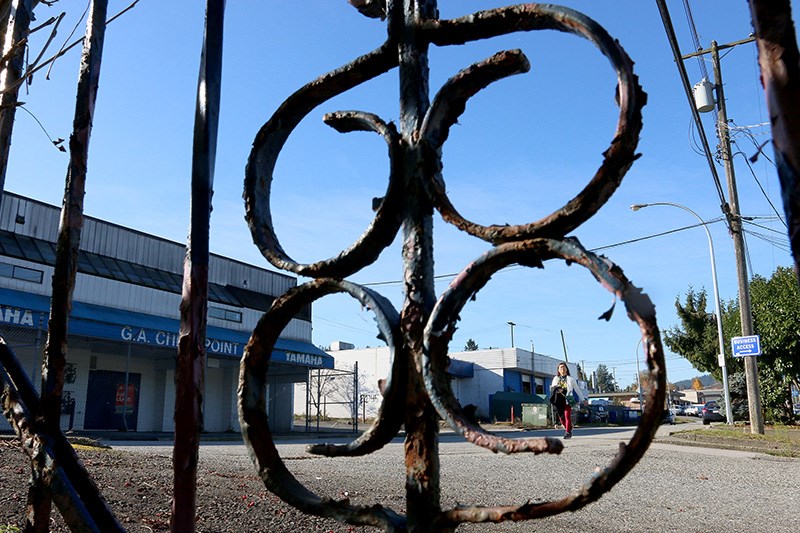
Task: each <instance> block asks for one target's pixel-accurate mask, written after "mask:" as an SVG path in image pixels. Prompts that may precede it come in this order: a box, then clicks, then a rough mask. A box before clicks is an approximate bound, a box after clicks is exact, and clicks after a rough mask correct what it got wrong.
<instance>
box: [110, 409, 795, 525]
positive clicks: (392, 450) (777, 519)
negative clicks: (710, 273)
mask: <svg viewBox="0 0 800 533" xmlns="http://www.w3.org/2000/svg"><path fill="white" fill-rule="evenodd" d="M698 425H699V424H698ZM680 427H681V428H682V429H684V428H686V427H689V426H687V425H682V426H680ZM671 429H672V430H674V428H670V427H663V428H660V430H659V431H660V432H661V433H662V434H664V433H666V432H668V431H670V430H671ZM501 433H503V434H504V435H505V436H511V437H514V436H517V437H518V436H520V432H517V431H508V432H501ZM562 433H563V432H558V431H555V430H540V431H534V432H526V433H525V435H526V436H530V435H532V434H533V435H536V436H539V435H549V436H560V434H562ZM632 433H633V429H632V428H577V429H576V430H575V437H574V438H573V439H571V440H569V441H565V442H564V444H565V449H564V451H563V453H561V454H560V455H557V456H532V455H529V454H518V455H513V456H504V455H496V454H492V453H491V452H488V451H486V450H483V449H481V448H477V447H475V446H473V445H471V444H468V443H465V442H464V441H463V440H462V439H461V438H460V437H458V436H456V435H454V434H452V433H449V432H443V433H442V435H441V445H440V463H441V487H442V490H441V493H442V498H441V500H442V506H443V507H444V508H451V507H453V506H455V505H458V504H467V505H505V504H520V503H524V502H526V501H542V500H554V499H559V498H562V497H564V496H566V495H568V494H570V493H571V492H572V491H573V490H575V489H577V488H578V487H579V486H581V485H582V484H583V482H584V481H585V480H587V479H588V478H589V477H590V476H591V475H592V473H593V471H594V469H595V468H597V467H600V468H602V467H605V466H606V465H608V463H609V462H610V461H611V459H612V458H613V456H614V454H615V453H616V450H617V448H618V445H619V443H620V442H627V441H628V440H629V439H630V436H631V435H632ZM307 442H311V440H305V439H297V438H294V439H287V440H282V441H279V442H278V448H279V451H280V453H281V457H282V458H283V460H284V462H285V463H286V464H287V466H288V468H289V469H290V471H292V473H293V474H294V475H295V476H296V477H297V478H298V479H299V480H300V481H301V482H303V483H304V484H306V485H307V486H308V487H309V488H311V489H312V490H314V491H316V492H317V493H319V494H321V495H328V496H331V497H334V498H339V497H341V495H342V494H345V493H346V494H347V495H348V496H349V497H350V498H351V501H352V502H353V503H357V504H361V505H367V504H372V503H381V504H383V505H385V506H388V507H391V508H393V509H395V510H398V511H400V512H403V509H404V499H405V495H404V487H403V480H404V477H405V471H404V465H403V444H402V440H400V439H396V440H395V441H393V442H392V443H391V444H389V445H388V446H386V447H384V448H383V449H381V450H379V451H378V452H375V453H373V454H371V455H369V456H366V457H359V458H352V459H350V458H336V459H330V458H316V457H310V456H308V454H306V453H305V445H306V444H307ZM313 442H317V441H316V440H313ZM342 442H344V441H342ZM120 444H121V443H120ZM170 445H171V444H170V443H166V444H165V445H164V446H167V447H169V446H170ZM114 448H115V449H121V450H127V451H130V452H132V453H137V452H152V451H154V449H157V448H159V447H158V446H153V445H152V443H125V445H124V446H122V445H120V446H118V445H115V446H114ZM161 449H162V451H163V447H162V448H161ZM200 462H201V464H202V463H205V464H206V466H209V463H212V464H213V463H215V462H219V464H220V465H223V464H224V465H225V466H226V467H228V468H230V467H232V466H235V465H239V466H241V467H242V468H248V467H250V468H252V465H251V464H250V462H249V458H248V457H247V455H246V451H245V449H244V446H242V445H240V444H232V443H206V442H204V443H203V444H202V445H201V448H200ZM798 513H800V459H790V458H780V457H773V456H769V455H764V454H760V453H752V452H740V451H731V450H720V449H712V448H701V447H693V446H692V447H690V446H677V445H671V444H659V443H655V444H653V445H651V447H650V449H649V450H648V452H647V454H646V455H645V457H644V458H643V459H642V461H641V462H640V463H639V465H637V466H636V467H635V468H634V470H633V471H632V472H631V473H630V474H628V476H627V477H626V478H625V479H623V480H622V481H621V482H620V483H619V484H618V485H617V486H616V487H614V488H613V489H612V490H611V492H609V493H608V494H606V495H604V496H603V497H602V498H601V499H600V501H598V502H595V503H593V504H590V505H589V506H587V507H585V508H584V509H581V510H579V511H577V512H575V513H567V514H564V515H560V516H556V517H551V518H546V519H542V520H537V521H533V522H524V523H503V524H499V525H494V526H486V525H474V524H466V525H463V526H461V527H460V528H459V529H458V531H459V532H461V531H470V532H472V531H503V532H506V531H514V532H522V531H525V532H529V531H539V530H541V531H545V530H546V531H551V532H552V531H570V532H584V531H585V532H589V531H592V532H605V531H607V532H649V531H654V532H655V531H692V532H717V531H725V532H748V533H757V532H761V531H764V532H771V533H775V532H784V531H785V532H790V531H791V532H795V531H800V516H799V515H798Z"/></svg>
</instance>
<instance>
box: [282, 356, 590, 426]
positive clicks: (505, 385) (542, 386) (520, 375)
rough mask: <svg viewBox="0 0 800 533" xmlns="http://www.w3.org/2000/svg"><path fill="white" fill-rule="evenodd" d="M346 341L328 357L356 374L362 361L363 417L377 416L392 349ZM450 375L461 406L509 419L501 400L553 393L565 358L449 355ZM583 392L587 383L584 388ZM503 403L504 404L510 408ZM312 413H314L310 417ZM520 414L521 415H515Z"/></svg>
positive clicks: (336, 413) (300, 406) (338, 412)
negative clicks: (553, 383)
mask: <svg viewBox="0 0 800 533" xmlns="http://www.w3.org/2000/svg"><path fill="white" fill-rule="evenodd" d="M350 346H352V345H348V344H347V343H333V344H332V345H331V347H332V348H334V347H336V348H341V349H338V350H329V351H328V353H329V354H330V355H332V356H333V358H334V360H335V365H336V368H337V369H345V370H352V369H353V368H354V367H355V364H356V363H358V374H359V384H360V389H361V390H360V391H359V396H360V397H359V414H360V415H361V414H362V413H364V414H366V416H367V417H369V416H372V415H374V414H375V413H376V412H377V409H378V406H379V405H380V400H381V396H380V394H379V392H378V390H379V389H378V380H380V379H385V378H386V377H387V376H388V375H389V371H390V361H389V348H388V347H386V346H383V347H379V348H362V349H350ZM448 355H449V357H450V366H449V368H448V373H449V374H450V376H451V378H452V381H451V388H452V389H453V393H454V395H455V396H456V398H457V399H458V400H459V402H460V403H461V405H462V407H463V406H467V405H473V406H475V414H476V415H477V416H478V417H479V418H481V419H484V420H492V419H497V420H506V419H508V418H510V413H507V412H506V411H505V410H502V411H500V412H498V409H500V406H499V403H500V402H498V401H497V400H498V399H499V398H500V397H503V398H505V402H511V403H516V404H517V405H518V404H519V403H520V402H521V403H526V396H528V398H527V401H532V400H534V398H532V397H531V396H530V395H532V394H538V395H540V396H546V395H548V394H549V391H550V382H551V381H552V379H553V376H555V374H556V371H557V368H558V364H559V363H561V362H562V361H563V359H557V358H554V357H550V356H547V355H543V354H539V353H533V352H530V351H528V350H523V349H521V348H493V349H488V350H475V351H467V352H451V353H450V354H448ZM567 364H568V367H569V369H570V374H571V375H573V376H575V377H576V378H577V375H578V369H577V365H575V364H574V363H567ZM582 386H583V388H584V389H585V388H586V387H585V384H582ZM300 396H301V395H300V394H296V395H295V398H296V399H295V412H296V413H298V414H301V413H304V412H305V403H304V402H302V401H300V400H301V398H300ZM506 404H507V403H504V404H502V405H506ZM309 414H310V415H312V416H313V415H314V413H313V412H311V413H309ZM326 414H327V416H331V417H341V418H346V417H349V416H351V415H350V413H349V412H348V411H346V409H345V408H336V409H334V408H329V409H328V410H327V413H326ZM517 415H519V411H517Z"/></svg>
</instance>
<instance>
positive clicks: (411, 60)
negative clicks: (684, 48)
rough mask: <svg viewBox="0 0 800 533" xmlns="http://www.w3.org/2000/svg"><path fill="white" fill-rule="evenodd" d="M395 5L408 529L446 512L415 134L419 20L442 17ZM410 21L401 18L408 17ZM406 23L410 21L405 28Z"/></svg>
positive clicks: (428, 250)
mask: <svg viewBox="0 0 800 533" xmlns="http://www.w3.org/2000/svg"><path fill="white" fill-rule="evenodd" d="M388 5H389V32H390V35H391V36H392V37H394V38H395V39H396V42H397V43H399V71H400V80H401V84H400V102H401V106H400V126H401V136H402V142H403V145H404V150H403V155H402V157H403V159H404V160H405V161H404V163H403V165H402V168H403V169H404V172H405V175H404V176H403V181H404V184H405V189H406V198H407V199H408V201H407V206H406V217H405V219H404V221H403V230H402V235H403V247H402V249H403V264H404V265H405V266H404V288H405V290H404V292H405V298H404V302H403V309H402V311H401V314H400V316H401V318H400V322H401V323H402V324H404V329H403V340H404V345H405V346H406V347H407V350H408V351H407V365H408V376H409V377H408V384H407V391H408V394H407V400H406V416H405V427H406V439H405V464H406V501H407V516H408V530H409V531H428V530H429V527H430V524H432V523H433V522H434V519H435V518H436V517H437V515H438V514H439V513H440V512H441V504H440V487H439V453H438V448H439V424H438V421H437V416H436V412H435V410H434V409H433V406H432V405H431V403H430V400H429V399H428V397H427V395H426V394H425V393H424V390H425V385H424V383H423V380H422V374H421V370H422V366H421V360H422V353H423V341H422V339H423V338H424V337H425V335H424V328H425V324H426V323H427V321H428V318H429V317H430V313H431V310H432V309H433V305H434V303H435V301H436V298H435V291H434V284H433V279H434V277H433V276H434V271H433V236H432V233H433V205H432V203H431V200H430V198H429V195H428V193H427V191H426V190H425V188H424V185H423V183H424V181H425V178H426V175H425V174H424V172H426V171H424V170H423V168H421V166H420V165H419V162H420V161H424V160H425V159H426V157H425V155H424V154H422V153H420V150H421V149H422V147H421V146H420V145H419V144H417V143H416V135H417V132H418V131H419V127H420V125H421V124H422V120H423V118H424V117H425V113H426V112H427V110H428V107H429V105H430V101H429V96H428V94H429V85H428V43H427V41H425V40H424V39H420V38H418V37H417V35H416V32H417V29H418V25H419V24H420V23H421V22H422V21H424V20H427V19H434V18H436V16H437V8H436V1H435V0H394V1H390V2H389V3H388ZM403 20H404V21H405V23H404V24H402V25H401V24H400V23H401V22H402V21H403ZM403 26H404V27H403Z"/></svg>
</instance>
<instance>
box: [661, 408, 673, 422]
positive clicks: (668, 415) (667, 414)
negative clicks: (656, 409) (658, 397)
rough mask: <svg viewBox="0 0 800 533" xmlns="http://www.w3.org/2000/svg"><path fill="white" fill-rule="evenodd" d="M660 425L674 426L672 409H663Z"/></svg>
mask: <svg viewBox="0 0 800 533" xmlns="http://www.w3.org/2000/svg"><path fill="white" fill-rule="evenodd" d="M661 423H662V424H675V413H673V412H672V409H664V417H663V418H662V419H661Z"/></svg>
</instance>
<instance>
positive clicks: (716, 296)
mask: <svg viewBox="0 0 800 533" xmlns="http://www.w3.org/2000/svg"><path fill="white" fill-rule="evenodd" d="M654 205H666V206H672V207H677V208H678V209H682V210H684V211H686V212H687V213H689V214H691V215H693V216H694V217H695V218H696V219H697V220H699V221H700V224H702V225H703V229H704V230H706V237H708V253H709V256H710V257H711V282H712V285H713V288H714V311H715V313H716V315H717V317H716V318H717V338H718V341H719V361H718V363H719V366H720V367H721V368H722V381H723V388H724V389H725V391H724V392H725V414H726V415H727V421H728V424H733V413H732V410H731V398H730V392H729V388H728V369H727V365H726V363H725V340H724V336H723V333H722V310H721V306H720V301H719V285H718V283H717V262H716V259H715V258H714V240H713V239H712V238H711V231H709V229H708V224H707V223H706V221H705V220H703V218H702V217H701V216H700V215H698V214H697V213H696V212H695V211H694V210H692V209H690V208H688V207H686V206H685V205H683V204H676V203H673V202H653V203H650V204H633V205H632V206H631V210H632V211H638V210H640V209H642V208H645V207H650V206H654ZM637 357H638V355H637ZM637 360H638V359H637Z"/></svg>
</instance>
